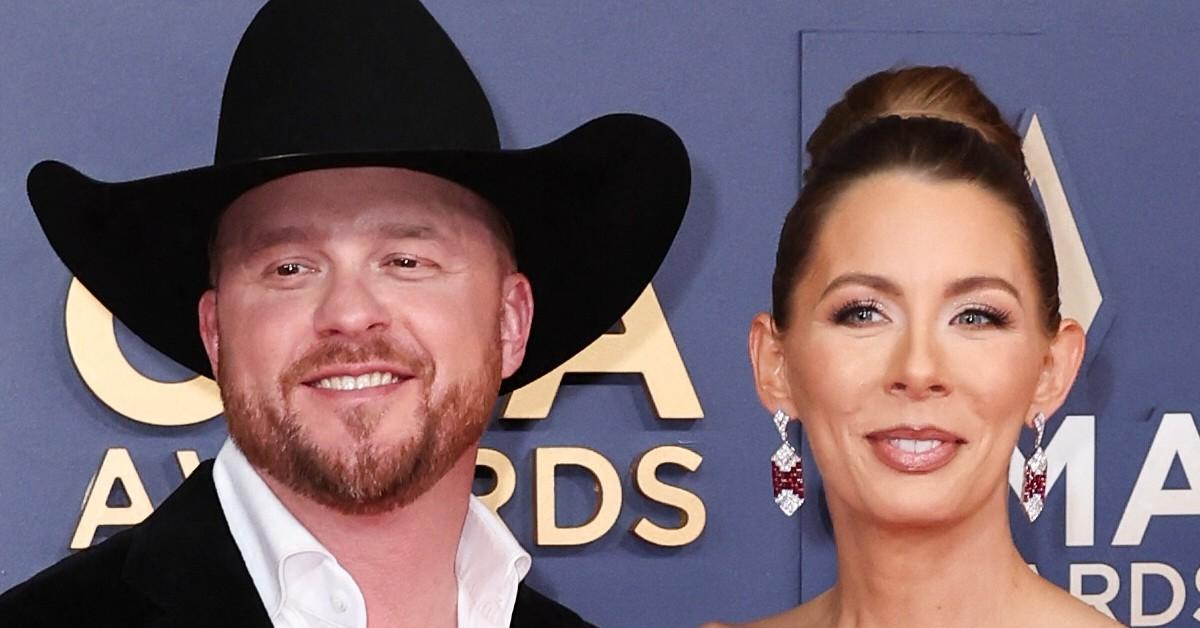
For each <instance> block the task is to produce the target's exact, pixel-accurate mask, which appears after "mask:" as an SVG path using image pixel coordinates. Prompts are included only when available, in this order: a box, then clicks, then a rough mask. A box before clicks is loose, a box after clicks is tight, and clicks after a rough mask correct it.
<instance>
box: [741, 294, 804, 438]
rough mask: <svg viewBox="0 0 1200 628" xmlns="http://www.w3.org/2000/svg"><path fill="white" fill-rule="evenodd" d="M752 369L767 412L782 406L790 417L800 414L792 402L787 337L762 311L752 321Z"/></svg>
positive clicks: (756, 388)
mask: <svg viewBox="0 0 1200 628" xmlns="http://www.w3.org/2000/svg"><path fill="white" fill-rule="evenodd" d="M749 348H750V368H751V370H752V371H754V388H755V390H756V391H757V392H758V400H759V401H760V402H761V403H762V405H763V407H764V408H766V409H767V412H775V411H776V410H780V409H782V410H783V411H784V412H786V413H787V414H788V415H790V416H797V415H798V412H797V410H796V405H795V403H793V401H792V390H791V385H790V384H789V383H788V379H787V361H786V359H785V357H784V347H783V338H782V336H781V335H780V334H779V333H778V330H777V329H776V328H775V320H774V319H772V318H771V315H770V314H767V313H766V312H760V313H759V314H758V315H757V316H755V317H754V320H753V321H751V322H750V339H749Z"/></svg>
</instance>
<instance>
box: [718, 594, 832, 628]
mask: <svg viewBox="0 0 1200 628" xmlns="http://www.w3.org/2000/svg"><path fill="white" fill-rule="evenodd" d="M828 625H829V591H826V592H825V593H822V594H821V595H818V596H817V597H815V598H813V599H811V600H809V601H807V602H805V603H803V604H801V605H800V606H794V607H792V608H789V609H787V610H785V611H783V612H781V613H778V614H775V615H771V616H769V617H763V618H762V619H756V620H754V621H750V622H746V623H742V624H739V623H721V622H711V623H707V624H704V626H703V628H734V627H736V628H798V627H799V628H803V627H805V626H822V627H825V626H828Z"/></svg>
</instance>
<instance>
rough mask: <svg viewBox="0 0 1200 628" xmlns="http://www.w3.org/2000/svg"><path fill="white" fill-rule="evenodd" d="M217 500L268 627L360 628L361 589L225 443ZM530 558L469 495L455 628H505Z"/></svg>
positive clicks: (400, 586)
mask: <svg viewBox="0 0 1200 628" xmlns="http://www.w3.org/2000/svg"><path fill="white" fill-rule="evenodd" d="M213 481H214V482H215V484H216V488H217V498H218V499H219V500H220V502H221V508H222V509H223V510H224V511H225V519H226V521H228V522H229V531H230V532H231V533H232V534H233V540H234V542H235V543H237V546H238V549H239V550H240V551H241V553H242V559H243V560H244V561H245V563H246V570H247V571H249V572H250V577H251V579H253V580H254V587H255V588H256V589H257V590H258V596H259V597H260V598H261V599H262V602H263V607H264V608H266V609H267V614H268V615H269V616H270V617H271V622H272V623H273V624H274V625H275V626H277V627H282V628H333V627H337V628H366V625H367V605H366V601H365V600H364V599H363V595H362V591H361V590H360V589H359V588H358V584H357V583H355V582H354V578H352V577H350V573H349V572H347V571H346V570H345V569H344V568H342V566H341V565H340V564H338V561H337V558H336V557H334V555H333V554H330V553H329V550H327V549H325V547H324V546H322V545H321V543H320V542H318V541H317V539H316V538H314V537H313V535H312V534H311V533H309V531H308V530H307V529H305V527H304V526H303V525H301V524H300V522H299V521H297V520H296V518H295V517H293V516H292V513H291V512H289V511H288V509H287V508H286V507H284V505H283V504H282V503H281V502H280V501H279V498H277V497H276V496H275V493H274V492H272V491H271V489H270V487H268V486H267V484H266V482H263V480H262V478H261V477H259V475H258V472H257V471H255V470H254V468H253V467H252V466H250V463H249V461H247V460H246V457H245V456H244V455H243V454H242V452H241V450H240V449H238V448H237V446H236V445H234V444H233V441H232V440H226V441H225V444H224V446H222V447H221V451H220V453H218V454H217V459H216V462H215V463H214V465H213ZM530 563H531V559H530V557H529V554H528V553H527V552H525V550H524V549H522V548H521V545H520V543H518V542H517V540H516V539H515V538H513V535H512V532H510V531H509V530H508V527H507V526H505V525H504V522H503V521H501V520H500V518H499V517H497V516H496V514H495V513H493V512H492V511H491V510H489V509H488V507H487V506H484V505H483V502H480V501H479V500H478V499H476V498H475V496H473V495H472V496H471V498H470V505H469V507H468V509H467V517H466V521H465V522H464V524H463V531H462V537H461V538H460V539H459V541H458V555H457V557H456V558H455V561H454V573H455V576H456V578H457V580H458V625H459V627H460V628H467V627H471V628H475V627H478V628H492V627H501V626H505V627H506V626H508V625H509V623H510V622H511V621H512V613H513V606H514V605H515V604H516V598H517V585H518V584H519V583H520V582H521V580H522V579H523V578H524V577H525V574H526V573H528V572H529V566H530ZM396 574H397V578H396V595H398V596H400V595H404V579H405V577H411V578H419V577H421V575H420V574H406V573H405V572H404V565H396Z"/></svg>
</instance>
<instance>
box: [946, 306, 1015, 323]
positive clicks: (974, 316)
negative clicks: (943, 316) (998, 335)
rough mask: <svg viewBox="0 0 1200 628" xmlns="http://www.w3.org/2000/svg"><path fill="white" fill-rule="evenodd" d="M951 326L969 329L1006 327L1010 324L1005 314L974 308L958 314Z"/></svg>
mask: <svg viewBox="0 0 1200 628" xmlns="http://www.w3.org/2000/svg"><path fill="white" fill-rule="evenodd" d="M950 324H951V325H965V326H967V327H1004V326H1005V325H1007V324H1008V316H1007V315H1006V314H1005V313H1004V312H999V311H997V312H989V311H987V310H984V309H979V308H972V309H969V310H965V311H963V312H960V313H958V314H957V315H956V316H955V317H954V319H953V320H951V321H950Z"/></svg>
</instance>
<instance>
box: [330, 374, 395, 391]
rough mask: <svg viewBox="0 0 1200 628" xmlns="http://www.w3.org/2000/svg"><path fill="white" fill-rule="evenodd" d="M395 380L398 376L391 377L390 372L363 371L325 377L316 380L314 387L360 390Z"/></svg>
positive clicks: (384, 384) (385, 384)
mask: <svg viewBox="0 0 1200 628" xmlns="http://www.w3.org/2000/svg"><path fill="white" fill-rule="evenodd" d="M397 381H400V377H399V376H395V377H393V376H392V374H391V373H384V372H382V371H375V372H374V373H364V374H362V375H359V376H358V377H352V376H350V375H342V376H340V377H326V378H324V379H322V380H320V381H318V382H317V383H316V387H317V388H325V389H328V390H362V389H364V388H375V387H376V386H387V385H388V384H391V383H392V382H397Z"/></svg>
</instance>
